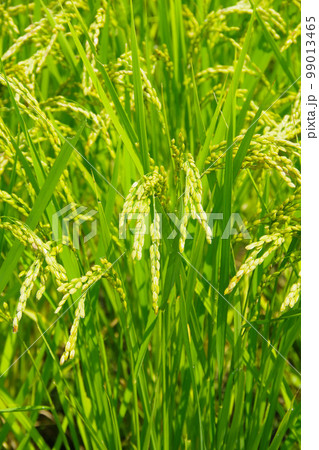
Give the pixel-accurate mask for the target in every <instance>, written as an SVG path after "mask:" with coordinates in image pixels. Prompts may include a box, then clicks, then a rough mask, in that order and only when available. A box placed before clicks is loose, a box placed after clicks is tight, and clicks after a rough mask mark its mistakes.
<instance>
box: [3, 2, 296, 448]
mask: <svg viewBox="0 0 319 450" xmlns="http://www.w3.org/2000/svg"><path fill="white" fill-rule="evenodd" d="M0 53H1V55H2V57H1V66H0V93H1V95H0V173H1V179H0V192H1V194H0V199H1V200H2V201H1V203H0V213H1V219H0V220H1V221H0V259H1V264H2V265H1V268H0V291H1V294H0V295H1V296H0V355H1V356H0V446H3V447H4V448H19V449H22V448H28V449H29V448H41V449H44V448H54V449H59V448H72V449H73V448H96V449H100V448H101V449H104V448H108V449H117V448H139V449H140V448H143V449H148V448H156V449H157V448H158V449H159V448H164V449H171V448H174V449H175V448H176V449H177V448H194V449H197V448H216V449H221V448H225V449H227V450H229V449H249V450H250V449H257V448H259V449H266V448H270V449H271V450H274V449H277V448H284V449H292V448H299V447H300V373H299V371H300V299H299V290H298V289H299V288H298V283H299V281H300V277H299V271H300V80H299V78H300V56H299V55H300V2H299V1H297V0H294V1H292V2H291V1H276V0H275V1H270V0H269V1H268V0H262V1H259V2H255V3H253V2H248V1H245V0H244V1H240V2H238V3H235V2H233V1H225V2H223V3H222V2H219V1H207V0H199V1H197V2H193V1H182V0H159V1H151V2H143V1H138V0H134V1H133V4H130V3H129V2H128V1H127V0H116V1H106V0H105V1H92V0H91V1H90V0H89V1H87V2H85V1H81V0H74V1H61V2H59V1H58V2H56V1H52V2H48V1H46V0H44V1H41V0H35V1H34V2H22V3H21V2H19V1H15V0H11V1H10V0H5V1H3V2H2V3H1V5H0ZM172 140H175V141H172ZM183 152H188V153H190V154H191V155H192V156H193V157H194V160H195V162H196V165H197V167H198V169H199V171H200V172H201V174H202V175H203V176H202V178H201V180H202V184H203V196H202V204H203V208H204V210H205V211H207V212H215V213H221V212H222V213H223V214H224V218H223V220H222V221H215V224H214V227H213V232H214V238H213V242H212V244H210V245H209V244H207V243H206V242H205V234H204V232H203V231H202V230H201V228H200V226H199V224H198V223H196V222H195V221H191V222H190V224H189V227H188V230H189V232H190V233H191V234H192V236H193V239H192V240H187V241H186V246H185V251H184V253H183V255H181V254H180V253H179V249H178V237H176V238H175V239H174V240H168V239H166V238H167V236H168V235H169V234H170V233H171V231H172V225H171V224H170V222H169V219H168V216H167V213H169V212H175V213H176V214H177V215H179V216H180V214H181V213H182V204H183V199H182V197H181V198H180V196H181V195H182V194H183V192H184V189H185V177H184V174H183V172H182V171H180V170H179V165H178V158H179V157H183ZM154 166H163V168H164V169H162V170H165V172H166V173H167V177H168V191H167V204H166V206H165V205H164V206H163V205H161V204H160V202H158V199H156V200H154V202H155V203H154V206H155V207H156V208H157V210H158V211H159V212H161V213H162V214H163V239H162V241H161V244H160V253H161V275H160V292H161V295H160V300H159V306H160V311H159V313H158V314H157V315H155V314H154V312H153V310H152V290H151V275H150V273H151V270H150V258H149V252H148V247H149V244H150V242H149V237H146V242H145V247H144V250H143V257H142V259H141V261H132V258H131V251H132V244H133V238H132V236H131V237H129V238H128V239H127V240H119V239H118V217H119V213H120V212H121V211H122V207H123V198H124V197H126V195H127V194H128V192H129V189H130V187H131V185H132V183H133V182H134V181H137V180H139V179H140V178H141V177H142V176H143V175H144V174H149V173H151V172H152V171H154ZM112 186H114V187H115V188H116V190H115V189H114V188H113V187H112ZM70 203H74V204H75V205H77V206H79V205H84V206H85V207H87V208H88V210H89V209H95V210H97V211H98V216H97V217H98V233H97V235H96V236H95V237H94V238H93V239H91V240H89V241H88V242H86V243H85V242H84V235H85V233H88V232H89V230H90V222H85V223H84V224H83V226H82V228H81V229H82V230H83V235H82V237H81V246H80V249H78V250H77V249H74V248H73V246H72V242H71V243H70V245H64V246H63V251H62V253H60V254H59V255H58V256H57V258H58V261H59V262H60V263H61V264H62V265H63V267H64V268H65V271H66V274H67V277H68V279H69V280H71V279H73V278H75V277H79V276H81V275H83V274H84V273H85V272H87V271H88V270H89V269H90V267H91V266H92V265H93V264H94V263H97V264H99V260H100V257H105V256H106V257H107V259H108V260H109V261H110V262H114V261H116V262H115V264H114V269H115V270H116V272H117V274H118V277H119V278H120V280H121V282H122V286H123V289H124V292H125V294H126V301H127V305H128V309H127V312H125V311H124V309H123V306H122V304H121V301H120V297H119V295H118V293H117V292H116V291H115V290H114V287H113V286H112V284H110V283H109V282H108V281H107V280H106V279H103V280H100V281H98V282H97V283H96V284H94V286H93V287H92V288H91V289H90V290H89V293H88V295H87V299H86V304H85V310H86V317H85V319H83V320H80V324H79V331H78V339H77V345H76V355H75V358H74V359H73V360H71V361H68V362H66V363H65V364H64V365H62V366H61V365H60V364H59V359H60V356H61V354H62V353H63V346H64V344H65V342H66V341H67V339H68V334H69V330H70V326H71V323H72V321H73V319H74V314H75V309H76V302H77V301H78V295H77V294H75V295H73V296H72V297H70V298H69V299H68V300H67V303H66V304H65V306H64V309H63V310H62V311H61V313H62V314H63V315H62V316H61V317H60V318H59V320H57V316H56V315H54V310H55V308H56V307H57V304H58V302H59V301H60V299H61V296H60V294H59V292H58V291H57V282H56V281H57V280H55V279H54V277H49V279H48V283H47V285H46V289H45V292H44V295H43V298H42V299H41V300H40V301H39V302H37V301H36V300H35V295H34V291H33V293H32V295H30V297H29V298H28V300H27V306H26V310H25V311H24V314H23V317H22V320H21V321H20V324H19V331H18V333H14V334H13V333H12V320H13V317H14V316H15V314H16V308H17V304H18V298H19V290H20V287H21V283H22V282H23V279H24V275H25V274H24V275H22V276H20V277H19V273H20V272H23V271H24V272H25V271H27V270H28V268H29V267H30V265H31V264H32V262H33V261H34V259H35V248H34V247H32V246H30V245H29V246H26V247H24V246H23V245H22V244H21V242H22V237H21V238H20V242H19V239H17V238H16V237H14V236H13V235H12V233H11V232H10V224H13V223H19V222H17V220H20V221H21V222H22V223H26V224H27V226H28V229H31V230H34V232H35V233H36V234H37V236H39V237H41V239H42V240H43V241H44V242H47V243H49V244H48V245H50V246H51V247H53V246H54V245H55V243H54V242H52V233H51V232H52V217H53V215H54V213H55V212H56V211H59V210H60V209H62V208H63V207H65V206H66V205H67V204H70ZM233 212H236V213H240V215H241V217H242V218H243V220H244V223H245V226H246V227H247V229H248V231H249V233H250V236H251V240H249V241H247V240H245V239H244V236H243V235H242V234H237V235H231V236H230V237H229V238H228V239H221V236H222V234H223V231H224V229H225V227H226V225H227V223H228V220H229V218H230V217H231V214H232V213H233ZM5 223H6V224H8V223H9V225H4V224H5ZM21 229H23V227H22V226H21ZM262 236H272V237H273V236H276V237H278V238H280V239H281V238H282V240H283V243H282V244H281V245H279V246H278V247H277V248H274V249H271V251H269V255H268V256H267V257H266V256H265V258H264V260H263V261H260V264H257V263H256V268H255V269H254V270H252V271H251V272H249V270H247V268H246V269H245V272H246V273H245V274H244V276H243V277H242V278H241V279H240V280H239V278H238V280H237V281H238V282H237V281H236V283H235V284H236V285H235V286H234V289H233V290H232V291H231V292H230V293H229V294H224V292H225V289H226V288H227V286H228V285H229V283H230V280H231V279H232V277H234V276H235V274H236V272H237V271H238V269H239V268H240V266H242V264H243V263H245V261H247V258H249V257H250V256H251V255H252V251H251V250H250V249H248V250H247V249H245V246H247V245H248V244H251V243H254V242H260V238H261V237H262ZM50 242H51V243H50ZM267 245H268V244H266V245H264V246H263V249H262V253H263V252H266V251H267V249H269V248H271V245H270V247H267ZM121 255H123V256H121ZM258 257H260V254H259V255H258ZM256 258H257V256H256V257H253V259H254V261H255V262H256ZM248 261H249V260H248ZM237 274H238V272H237ZM36 283H37V285H38V281H37V282H36ZM38 287H39V285H38ZM294 290H295V291H294ZM294 292H295V294H294ZM289 295H290V297H289ZM287 298H288V300H289V299H290V298H293V299H294V301H293V302H292V303H291V306H292V307H291V308H290V307H289V306H288V308H281V306H282V305H283V303H284V302H285V299H287ZM74 303H75V304H74Z"/></svg>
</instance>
